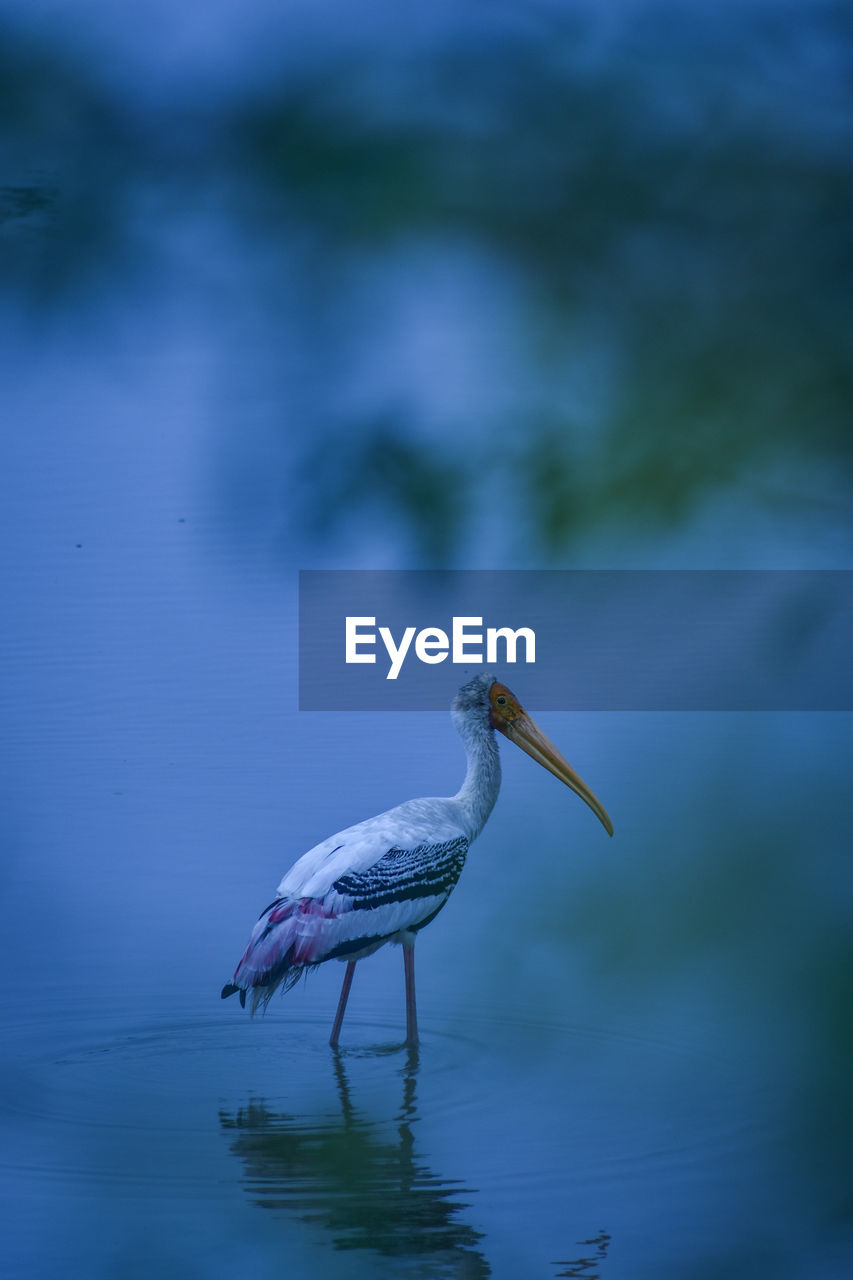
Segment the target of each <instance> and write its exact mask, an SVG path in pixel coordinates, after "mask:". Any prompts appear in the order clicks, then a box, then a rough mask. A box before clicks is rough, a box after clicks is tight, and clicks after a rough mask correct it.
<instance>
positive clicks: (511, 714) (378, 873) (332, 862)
mask: <svg viewBox="0 0 853 1280" xmlns="http://www.w3.org/2000/svg"><path fill="white" fill-rule="evenodd" d="M451 714H452V717H453V721H454V724H455V725H456V728H457V730H458V731H459V734H460V736H461V738H462V741H463V743H464V745H465V749H466V751H467V754H468V771H467V773H466V775H465V781H464V782H463V784H462V787H461V788H460V790H459V791H458V792H457V794H456V795H455V796H447V797H435V798H425V799H420V800H409V801H407V802H406V803H405V804H401V805H397V806H396V808H394V809H389V810H387V811H386V812H385V813H380V814H378V815H377V816H376V817H375V818H368V819H367V820H366V821H365V822H359V823H356V825H355V826H352V827H347V828H346V829H345V830H343V831H340V832H338V833H337V834H336V835H333V836H330V837H329V838H328V839H327V840H324V841H323V842H322V843H321V844H318V845H316V846H315V847H314V848H313V849H310V850H309V851H308V852H307V853H306V854H303V856H302V857H301V858H299V860H298V861H297V862H295V863H294V864H293V866H292V867H291V868H290V870H289V871H288V872H287V873H286V875H285V876H284V878H283V879H282V881H281V883H280V884H279V886H278V889H277V891H276V898H275V901H273V902H272V903H271V904H270V906H269V907H267V908H266V910H265V911H264V912H262V914H261V916H260V918H259V920H258V922H257V924H256V925H255V927H254V929H253V931H252V936H251V938H250V940H249V945H248V947H247V948H246V951H245V952H244V954H243V957H242V959H241V960H240V963H239V964H238V966H237V969H236V971H235V973H234V979H233V981H232V982H230V983H227V984H226V986H225V987H224V988H223V990H222V995H223V998H224V997H225V996H229V995H233V994H234V993H235V992H239V993H240V1001H241V1003H243V1004H245V1001H246V993H247V992H251V1009H252V1012H254V1011H255V1009H256V1008H257V1007H258V1005H259V1004H264V1005H266V1004H267V1003H268V1002H269V999H270V997H271V996H272V994H273V993H274V992H275V991H276V990H277V989H278V987H280V986H283V987H284V989H285V990H287V989H288V988H289V987H291V986H292V985H293V984H294V983H295V982H296V981H297V980H298V978H299V976H300V975H301V974H302V973H303V972H304V971H305V970H306V969H308V968H310V967H312V966H314V965H317V964H322V963H323V961H325V960H332V959H340V960H346V961H347V962H348V964H347V973H346V977H345V979H344V988H343V991H342V993H341V1000H340V1003H339V1006H338V1013H337V1017H336V1019H335V1026H334V1029H333V1031H332V1040H331V1043H332V1044H333V1045H334V1044H337V1037H338V1033H339V1031H340V1025H341V1022H342V1020H343V1014H344V1009H345V1007H346V1000H347V996H348V994H349V987H350V984H351V982H352V976H353V971H354V968H355V962H356V961H357V960H360V959H362V958H363V957H364V956H368V955H370V954H371V953H372V952H373V951H376V950H377V948H379V947H381V946H383V945H384V943H386V942H398V943H402V945H403V948H404V959H405V962H406V1026H407V1039H408V1040H409V1042H414V1041H416V1039H417V1026H416V1014H415V998H414V961H413V948H414V939H415V935H416V933H417V931H418V930H419V929H422V928H423V927H424V925H426V924H428V923H429V922H430V921H431V920H432V919H434V917H435V916H436V915H437V914H438V912H439V911H440V910H441V908H442V907H443V906H444V904H445V902H446V901H447V899H448V898H449V897H450V894H451V892H452V891H453V888H454V886H455V884H456V881H457V880H458V879H459V875H460V873H461V871H462V867H463V865H464V863H465V857H466V854H467V852H468V847H469V845H470V843H471V841H472V840H474V839H475V837H476V836H477V835H479V833H480V831H482V829H483V826H484V824H485V822H486V819H487V818H488V816H489V814H490V813H491V811H492V808H493V807H494V803H495V800H496V799H497V795H498V791H499V789H500V780H501V773H500V758H499V755H498V747H497V742H496V740H495V735H494V729H496V728H497V729H500V730H501V731H502V732H503V733H505V734H506V735H507V736H508V737H513V738H514V739H515V740H516V741H517V742H518V744H519V745H520V746H522V747H523V748H524V750H526V751H528V753H529V754H531V755H533V756H534V758H535V759H538V760H539V761H540V763H542V764H544V765H545V767H546V768H548V769H550V770H551V771H552V772H553V773H555V774H556V775H557V776H558V777H560V778H561V780H562V781H564V782H566V783H567V784H568V785H569V786H571V787H572V788H573V789H574V790H576V791H578V793H579V794H580V795H582V797H583V798H584V799H585V800H586V801H587V803H589V804H590V805H591V807H592V808H593V809H594V810H595V812H596V813H597V814H598V816H599V817H600V818H601V820H602V822H604V824H605V826H606V827H607V828H608V830H611V831H612V828H611V827H610V825H609V823H610V820H609V818H607V815H606V814H605V813H604V810H603V809H602V808H601V806H600V804H599V803H598V801H597V800H595V797H594V796H592V793H591V792H590V791H589V789H588V788H587V787H586V786H585V784H584V783H582V782H581V781H580V779H579V778H578V777H577V775H576V774H575V773H574V771H573V770H572V769H571V768H570V766H569V765H568V764H567V763H566V762H565V760H563V758H562V756H560V755H559V753H558V752H557V751H556V748H554V747H553V746H552V744H551V743H549V742H548V740H547V739H546V738H545V737H544V735H543V734H542V733H541V731H540V730H538V729H537V728H536V726H535V725H534V724H533V721H532V720H530V718H529V716H527V715H526V713H525V712H524V711H523V710H522V708H521V707H520V706H519V704H518V702H517V701H516V699H515V698H514V697H513V695H512V694H511V693H510V692H509V690H508V689H506V688H505V686H503V685H500V684H498V683H497V682H496V681H495V680H494V679H493V677H491V676H477V677H475V678H474V679H473V680H471V681H469V682H468V684H466V685H463V687H462V689H460V691H459V693H458V694H457V696H456V698H455V699H454V702H453V706H452V709H451Z"/></svg>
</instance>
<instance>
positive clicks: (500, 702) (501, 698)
mask: <svg viewBox="0 0 853 1280" xmlns="http://www.w3.org/2000/svg"><path fill="white" fill-rule="evenodd" d="M497 704H498V706H499V707H505V706H506V698H505V697H504V696H503V694H500V695H499V696H498V698H497Z"/></svg>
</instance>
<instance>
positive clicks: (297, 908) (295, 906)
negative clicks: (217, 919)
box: [222, 898, 331, 1013]
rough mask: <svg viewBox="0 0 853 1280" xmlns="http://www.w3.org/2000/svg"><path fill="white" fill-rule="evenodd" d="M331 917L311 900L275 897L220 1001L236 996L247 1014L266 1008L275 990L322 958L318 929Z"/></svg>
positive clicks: (313, 899) (287, 986)
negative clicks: (248, 1003) (246, 1007)
mask: <svg viewBox="0 0 853 1280" xmlns="http://www.w3.org/2000/svg"><path fill="white" fill-rule="evenodd" d="M330 918H331V917H330V916H329V913H328V912H327V911H325V910H324V908H323V904H322V902H318V901H317V900H316V899H315V898H298V899H292V898H279V899H277V900H276V901H275V902H273V903H272V904H271V906H269V907H267V909H266V911H264V912H263V914H262V915H261V917H260V919H259V920H258V922H257V924H256V925H255V927H254V929H253V930H252V936H251V938H250V940H249V945H248V946H247V947H246V950H245V951H244V952H243V955H242V957H241V959H240V963H239V964H238V965H237V968H236V970H235V971H234V978H233V981H232V982H230V983H226V985H225V986H224V987H223V988H222V998H223V999H225V998H226V996H230V995H234V994H235V993H236V992H239V993H240V1003H241V1004H243V1005H245V1003H246V994H247V992H251V1002H252V1003H251V1011H252V1013H254V1012H255V1010H256V1009H257V1007H258V1005H259V1004H263V1005H264V1006H266V1005H268V1004H269V1002H270V999H271V998H272V996H273V995H274V993H275V992H276V991H277V990H278V988H279V987H282V986H283V989H284V990H285V991H287V990H289V988H290V987H292V986H293V985H294V984H295V983H296V982H297V981H298V980H299V978H300V976H301V975H302V973H304V972H305V970H306V969H308V968H310V967H311V966H312V965H315V964H319V962H320V961H321V960H322V959H323V950H324V948H323V945H322V939H321V935H322V926H323V923H324V922H325V921H328V920H329V919H330Z"/></svg>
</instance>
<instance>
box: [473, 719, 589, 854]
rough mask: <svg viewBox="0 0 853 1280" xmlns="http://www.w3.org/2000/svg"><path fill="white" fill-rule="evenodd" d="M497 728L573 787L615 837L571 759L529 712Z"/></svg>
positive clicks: (497, 725) (576, 793)
mask: <svg viewBox="0 0 853 1280" xmlns="http://www.w3.org/2000/svg"><path fill="white" fill-rule="evenodd" d="M495 728H498V729H500V731H501V733H503V734H505V735H506V737H507V738H509V740H510V742H514V743H515V745H516V746H517V747H521V749H522V751H526V752H527V754H528V755H529V756H532V758H533V759H534V760H536V761H538V763H539V764H541V765H542V767H543V768H544V769H547V770H548V772H549V773H553V775H554V777H555V778H559V779H560V781H561V782H565V784H566V786H567V787H571V789H572V791H574V793H575V795H577V796H580V798H581V800H583V801H584V803H585V804H588V805H589V807H590V809H592V811H593V813H594V814H595V816H596V817H597V818H598V820H599V822H600V823H601V825H602V826H603V827H604V830H605V831H606V832H607V834H608V835H609V836H612V835H613V823H612V822H611V821H610V818H609V817H608V815H607V810H606V809H605V807H604V805H603V804H602V803H601V801H600V800H599V799H597V797H596V796H594V795H593V793H592V792H591V791H590V789H589V787H588V786H587V785H586V783H585V782H584V780H583V778H580V777H578V775H577V774H576V773H575V771H574V769H573V768H572V766H571V765H570V764H569V762H568V760H565V759H564V758H563V756H561V755H560V752H559V751H558V750H557V748H556V747H555V746H554V744H553V742H552V741H551V740H550V738H546V736H545V734H544V733H543V732H542V730H541V729H540V728H539V725H538V724H537V723H536V721H535V720H534V719H532V717H531V716H529V715H528V714H527V712H526V711H521V712H520V714H518V715H516V716H515V718H514V719H513V720H511V721H508V722H506V723H504V724H496V725H495Z"/></svg>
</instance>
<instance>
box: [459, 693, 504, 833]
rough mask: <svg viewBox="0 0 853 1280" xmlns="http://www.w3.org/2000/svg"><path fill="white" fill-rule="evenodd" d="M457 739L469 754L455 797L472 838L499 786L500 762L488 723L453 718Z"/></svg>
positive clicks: (490, 805)
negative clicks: (464, 772)
mask: <svg viewBox="0 0 853 1280" xmlns="http://www.w3.org/2000/svg"><path fill="white" fill-rule="evenodd" d="M454 720H455V723H456V728H457V731H458V733H459V736H460V738H461V739H462V741H463V743H464V744H465V750H466V751H467V753H468V770H467V772H466V774H465V781H464V782H463V783H462V786H461V787H460V789H459V791H457V793H456V795H455V797H454V799H455V800H456V801H457V802H458V803H459V804H460V805H462V807H463V809H464V810H465V816H466V818H467V825H468V827H469V831H470V836H469V839H471V840H473V839H474V838H475V837H476V836H478V835H479V834H480V832H481V831H482V830H483V827H484V826H485V825H486V820H487V819H488V816H489V814H490V813H491V812H492V809H493V808H494V807H495V801H496V800H497V798H498V792H499V791H500V787H501V761H500V756H499V754H498V744H497V742H496V741H495V734H494V730H493V729H492V728H491V726H490V725H487V724H481V723H479V724H478V723H476V722H473V721H471V720H470V719H467V718H464V719H463V717H461V716H460V717H459V718H458V719H457V718H456V717H454Z"/></svg>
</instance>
